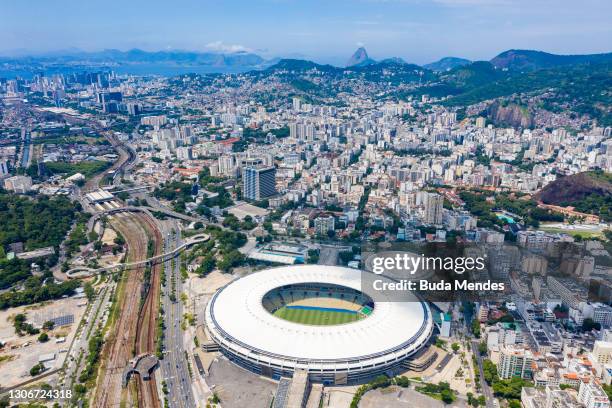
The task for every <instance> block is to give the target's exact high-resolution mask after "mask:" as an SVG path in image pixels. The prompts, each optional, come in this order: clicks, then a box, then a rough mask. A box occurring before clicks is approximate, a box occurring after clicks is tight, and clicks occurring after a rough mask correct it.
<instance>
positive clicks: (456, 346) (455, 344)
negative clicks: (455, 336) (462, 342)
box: [451, 343, 460, 353]
mask: <svg viewBox="0 0 612 408" xmlns="http://www.w3.org/2000/svg"><path fill="white" fill-rule="evenodd" d="M459 348H460V347H459V344H457V343H453V344H451V349H453V352H455V353H457V352H458V351H459Z"/></svg>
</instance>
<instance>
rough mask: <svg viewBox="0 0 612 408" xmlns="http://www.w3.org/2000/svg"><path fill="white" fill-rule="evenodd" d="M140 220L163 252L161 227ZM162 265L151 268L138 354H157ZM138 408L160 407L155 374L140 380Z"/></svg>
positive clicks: (143, 217) (138, 331)
mask: <svg viewBox="0 0 612 408" xmlns="http://www.w3.org/2000/svg"><path fill="white" fill-rule="evenodd" d="M138 217H139V218H140V220H141V221H142V222H143V223H144V224H146V225H147V229H148V230H149V231H152V232H153V236H154V238H153V245H154V249H155V251H154V255H157V254H159V253H160V252H161V251H162V242H163V238H162V235H161V232H160V231H159V227H158V226H157V225H156V224H155V221H154V220H152V219H151V218H150V217H148V216H146V215H144V214H139V215H138ZM161 268H162V265H161V264H155V265H153V266H152V267H151V275H150V285H149V286H148V288H149V289H148V291H147V293H146V298H145V302H144V304H143V306H142V308H141V310H140V314H139V317H138V324H137V329H136V343H135V349H136V354H137V355H140V354H145V353H149V354H153V353H155V337H156V336H155V331H156V327H157V317H158V316H157V315H158V310H159V296H160V291H161ZM138 399H139V400H138V406H139V407H160V406H161V404H160V401H159V397H158V393H157V387H156V382H155V374H153V376H152V377H151V380H150V381H143V380H142V379H141V378H138Z"/></svg>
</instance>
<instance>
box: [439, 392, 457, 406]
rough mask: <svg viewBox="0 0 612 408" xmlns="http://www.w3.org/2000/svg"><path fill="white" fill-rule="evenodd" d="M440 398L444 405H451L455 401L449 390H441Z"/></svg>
mask: <svg viewBox="0 0 612 408" xmlns="http://www.w3.org/2000/svg"><path fill="white" fill-rule="evenodd" d="M440 396H441V397H442V401H443V402H444V403H445V404H451V403H452V402H453V401H454V400H455V397H454V396H453V392H452V391H451V390H449V389H443V390H442V391H440Z"/></svg>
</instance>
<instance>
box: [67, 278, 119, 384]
mask: <svg viewBox="0 0 612 408" xmlns="http://www.w3.org/2000/svg"><path fill="white" fill-rule="evenodd" d="M110 281H111V283H109V284H105V285H104V286H103V287H102V288H101V289H100V290H99V291H98V292H97V294H96V298H95V299H94V300H93V303H92V305H91V308H89V310H88V312H87V314H85V315H84V316H83V321H84V322H85V324H84V325H83V327H82V328H81V332H80V333H79V335H78V337H77V338H76V339H74V341H73V342H72V344H71V347H70V349H69V350H68V356H67V358H66V363H65V364H64V367H65V375H64V387H63V388H65V389H72V388H73V386H74V384H75V383H76V382H78V378H79V374H80V373H81V371H82V369H83V368H84V367H85V359H86V357H87V354H88V345H89V339H90V338H91V336H92V335H93V334H94V333H95V332H96V327H95V325H96V323H102V324H104V321H105V319H106V317H107V316H106V315H105V308H106V306H107V305H108V304H109V302H110V295H111V293H112V292H113V290H114V288H115V283H114V282H112V280H110ZM103 316H104V319H103V318H102V317H103ZM81 353H82V358H81V360H80V361H79V355H81Z"/></svg>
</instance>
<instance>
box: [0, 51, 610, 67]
mask: <svg viewBox="0 0 612 408" xmlns="http://www.w3.org/2000/svg"><path fill="white" fill-rule="evenodd" d="M16 61H17V62H20V63H32V64H43V65H47V66H48V65H51V64H54V65H61V64H76V63H78V64H80V65H85V66H86V65H91V66H105V65H108V66H113V65H121V66H130V65H144V64H163V65H167V66H171V67H172V66H174V67H181V68H188V67H207V68H209V72H228V71H248V70H257V69H265V68H268V67H271V66H273V65H274V64H277V63H279V61H282V60H281V59H278V58H275V59H265V58H263V57H261V56H260V55H257V54H255V53H250V52H236V53H217V52H198V51H182V50H175V51H144V50H140V49H132V50H128V51H120V50H116V49H108V50H103V51H96V52H86V51H81V50H78V49H68V50H63V51H55V52H49V53H45V54H39V55H34V56H27V54H26V53H25V51H23V50H19V52H14V53H13V56H10V57H1V56H0V62H16ZM287 61H306V60H287ZM610 61H612V53H605V54H591V55H556V54H550V53H546V52H542V51H532V50H508V51H504V52H502V53H501V54H499V55H497V56H496V57H494V58H493V59H491V60H490V64H491V66H492V67H494V68H496V69H504V70H512V71H534V70H538V69H544V68H553V67H558V66H567V65H577V64H586V63H602V62H610ZM308 62H309V61H308ZM471 63H472V61H470V60H468V59H464V58H458V57H445V58H442V59H440V60H438V61H435V62H432V63H429V64H425V65H423V66H422V68H425V69H426V70H429V71H436V72H442V73H443V72H447V71H451V70H453V69H457V68H461V67H466V66H469V65H470V64H471ZM312 64H315V63H314V62H313V63H312ZM377 64H383V65H388V64H393V65H395V66H400V65H403V64H407V63H406V62H405V61H404V60H402V59H401V58H397V57H395V58H387V59H383V60H380V61H376V60H374V59H372V58H370V56H369V55H368V53H367V51H366V49H365V48H364V47H359V48H358V49H357V50H356V51H355V52H354V53H353V55H352V56H351V57H350V58H349V60H348V61H347V63H346V67H350V68H356V67H366V66H369V65H377ZM294 65H295V63H294ZM316 65H319V64H316ZM407 65H412V64H407ZM319 66H323V65H319ZM481 68H482V67H481Z"/></svg>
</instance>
